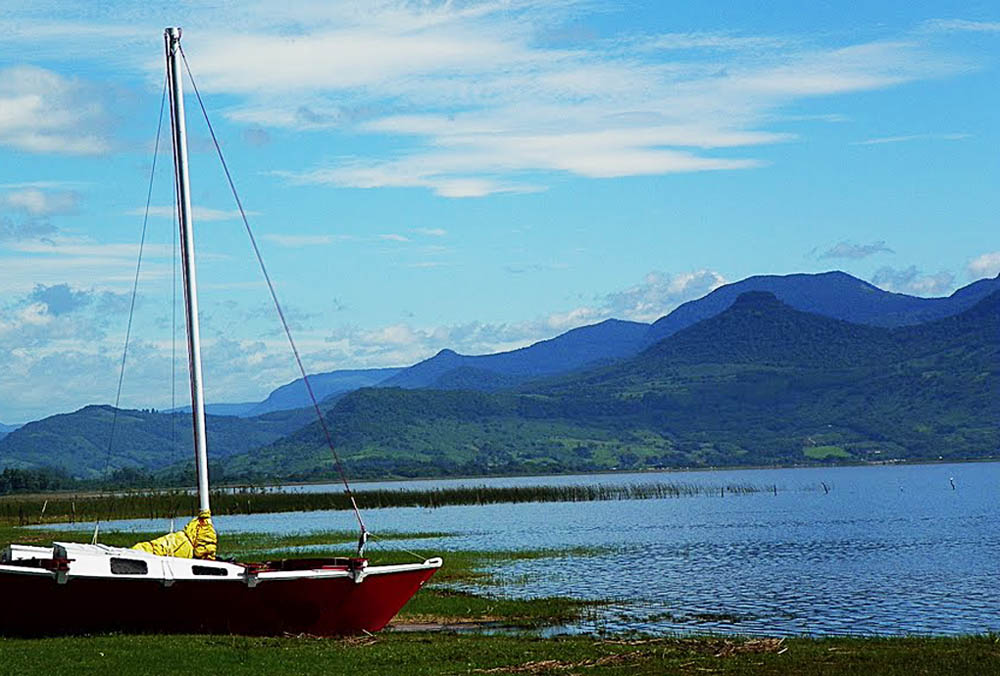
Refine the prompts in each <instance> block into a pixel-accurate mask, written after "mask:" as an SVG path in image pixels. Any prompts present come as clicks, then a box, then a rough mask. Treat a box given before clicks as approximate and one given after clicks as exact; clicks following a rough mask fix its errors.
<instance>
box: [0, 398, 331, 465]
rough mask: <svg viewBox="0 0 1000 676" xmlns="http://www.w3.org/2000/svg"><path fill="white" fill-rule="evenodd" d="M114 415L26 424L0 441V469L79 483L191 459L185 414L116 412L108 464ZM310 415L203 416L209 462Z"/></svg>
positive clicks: (100, 411)
mask: <svg viewBox="0 0 1000 676" xmlns="http://www.w3.org/2000/svg"><path fill="white" fill-rule="evenodd" d="M113 414H114V409H113V408H112V407H111V406H87V407H85V408H82V409H80V410H79V411H75V412H73V413H66V414H62V415H55V416H51V417H49V418H45V419H44V420H39V421H37V422H32V423H28V424H27V425H25V426H23V427H21V428H20V429H17V430H15V431H14V432H12V433H11V434H9V435H7V436H6V437H4V438H3V439H0V466H3V467H11V468H18V469H33V468H42V467H51V468H58V469H61V470H64V471H65V472H67V473H68V474H70V475H71V476H74V477H77V478H83V479H92V478H100V477H101V475H103V474H104V471H105V467H106V466H107V468H108V470H110V471H113V470H116V469H124V468H132V469H142V470H152V471H155V470H159V469H163V468H166V467H168V466H170V465H173V464H175V463H178V462H190V458H191V457H192V451H191V448H192V432H191V416H190V414H188V413H173V414H170V413H158V412H155V411H139V410H120V411H119V412H118V418H117V423H116V426H115V436H114V442H113V445H112V448H111V455H110V462H109V460H108V442H109V439H110V436H111V425H112V418H113ZM311 414H312V412H311V410H306V411H303V410H297V411H278V412H275V413H269V414H267V415H264V416H259V417H257V418H237V417H233V416H208V447H209V452H210V453H211V456H212V459H213V461H218V460H222V459H224V458H227V457H229V456H231V455H233V454H236V453H246V452H247V451H249V450H251V449H254V448H257V447H259V446H262V445H264V444H269V443H271V442H273V441H275V440H276V439H279V438H281V437H283V436H285V435H286V434H288V433H289V432H291V431H293V430H296V429H298V428H300V427H301V426H302V425H304V424H305V423H306V422H308V421H309V420H311V419H313V418H311V417H310V415H311Z"/></svg>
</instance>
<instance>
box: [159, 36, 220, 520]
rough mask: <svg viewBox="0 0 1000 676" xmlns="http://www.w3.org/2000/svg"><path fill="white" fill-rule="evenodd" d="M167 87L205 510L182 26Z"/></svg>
mask: <svg viewBox="0 0 1000 676" xmlns="http://www.w3.org/2000/svg"><path fill="white" fill-rule="evenodd" d="M163 41H164V45H165V47H166V55H167V80H168V82H169V87H168V89H169V90H170V129H171V132H172V134H171V137H172V139H173V145H174V182H175V184H176V189H177V216H178V221H179V225H180V232H181V235H180V240H181V260H182V262H183V270H184V309H185V311H186V317H187V339H188V340H187V344H188V364H189V367H190V372H191V418H192V425H193V427H194V455H195V466H196V467H197V470H198V508H199V510H201V511H207V510H208V509H209V505H208V452H207V446H206V443H205V393H204V391H203V390H202V378H201V336H200V331H199V328H198V285H197V282H196V279H195V265H194V223H193V221H192V215H191V187H190V185H189V181H188V158H187V129H186V128H185V125H184V92H183V87H182V86H181V51H180V45H181V29H180V28H167V29H166V30H165V31H164V32H163Z"/></svg>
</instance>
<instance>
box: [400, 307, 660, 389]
mask: <svg viewBox="0 0 1000 676" xmlns="http://www.w3.org/2000/svg"><path fill="white" fill-rule="evenodd" d="M648 330H649V325H648V324H643V323H641V322H627V321H622V320H618V319H608V320H606V321H603V322H601V323H599V324H592V325H590V326H582V327H580V328H576V329H573V330H571V331H567V332H566V333H564V334H562V335H560V336H557V337H555V338H552V339H550V340H543V341H540V342H537V343H534V344H532V345H530V346H528V347H523V348H520V349H518V350H511V351H509V352H498V353H496V354H487V355H475V356H471V355H462V354H458V353H456V352H454V351H452V350H441V351H440V352H438V353H437V354H436V355H434V356H433V357H431V358H430V359H426V360H424V361H422V362H420V363H418V364H415V365H413V366H411V367H409V368H407V369H404V370H402V371H401V372H400V373H398V374H396V375H395V376H393V377H392V378H389V379H387V380H385V381H384V382H382V383H381V386H382V387H402V388H407V389H413V388H434V389H475V390H483V391H492V390H498V389H503V388H507V387H512V386H513V385H515V384H517V383H521V382H524V381H526V380H530V379H531V378H537V377H539V376H545V375H550V374H554V373H565V372H567V371H573V370H576V369H580V368H583V367H586V366H593V365H596V364H602V363H608V362H612V361H615V360H617V359H621V358H623V357H628V356H631V355H633V354H635V353H636V352H637V351H638V350H639V349H640V348H641V347H642V345H643V340H644V337H645V336H646V332H647V331H648Z"/></svg>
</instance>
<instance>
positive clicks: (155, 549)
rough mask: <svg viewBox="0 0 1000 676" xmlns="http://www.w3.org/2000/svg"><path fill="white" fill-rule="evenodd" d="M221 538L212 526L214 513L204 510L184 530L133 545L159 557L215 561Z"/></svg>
mask: <svg viewBox="0 0 1000 676" xmlns="http://www.w3.org/2000/svg"><path fill="white" fill-rule="evenodd" d="M218 544H219V536H218V535H216V533H215V526H213V525H212V513H211V512H209V511H208V510H204V511H202V512H199V513H198V516H197V517H196V518H194V519H191V521H190V522H189V523H188V525H186V526H184V530H179V531H177V532H174V533H167V534H166V535H163V536H161V537H158V538H156V539H155V540H150V541H149V542H139V543H137V544H135V545H132V549H138V550H140V551H143V552H148V553H150V554H156V555H157V556H176V557H178V558H182V559H211V560H214V559H215V551H216V549H217V548H218Z"/></svg>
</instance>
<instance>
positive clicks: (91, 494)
mask: <svg viewBox="0 0 1000 676" xmlns="http://www.w3.org/2000/svg"><path fill="white" fill-rule="evenodd" d="M995 462H1000V456H996V457H994V456H990V457H985V458H966V459H957V460H956V459H947V460H946V459H938V460H930V459H900V460H878V461H870V462H838V463H835V464H829V463H800V464H780V465H718V466H711V467H664V468H647V469H639V470H635V469H629V470H599V471H595V472H566V473H547V474H484V475H476V474H470V475H449V476H428V477H407V478H390V479H360V480H356V481H352V482H351V486H352V487H354V488H358V487H361V490H364V489H363V487H364V486H366V485H372V484H400V485H402V484H407V483H414V482H418V481H421V482H422V481H467V480H477V479H481V480H495V479H546V478H550V477H551V478H555V477H591V476H592V477H599V476H620V475H626V474H636V475H642V474H650V475H655V474H685V473H699V474H700V473H705V474H708V473H712V472H742V471H756V470H786V469H791V470H798V469H820V468H823V469H838V468H841V467H898V466H908V465H917V466H921V465H968V464H982V463H995ZM338 483H339V482H338V481H337V480H336V479H325V480H317V481H287V482H274V483H261V484H253V483H242V484H241V483H233V484H226V483H223V484H219V485H218V486H215V487H213V488H212V491H213V492H216V491H219V492H226V491H233V492H236V491H240V490H243V491H254V490H260V489H263V490H265V491H266V490H270V489H275V488H282V487H290V488H293V487H303V486H327V485H330V486H334V485H337V484H338ZM196 490H197V488H196V487H195V486H175V487H172V488H125V489H114V490H100V489H87V490H86V491H77V490H73V489H66V490H59V491H46V492H40V493H37V492H36V493H5V494H0V501H4V500H17V499H42V500H44V499H46V498H64V497H66V496H70V495H72V496H74V497H79V498H98V497H107V496H127V495H136V494H140V495H147V494H171V493H188V492H193V491H196Z"/></svg>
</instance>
